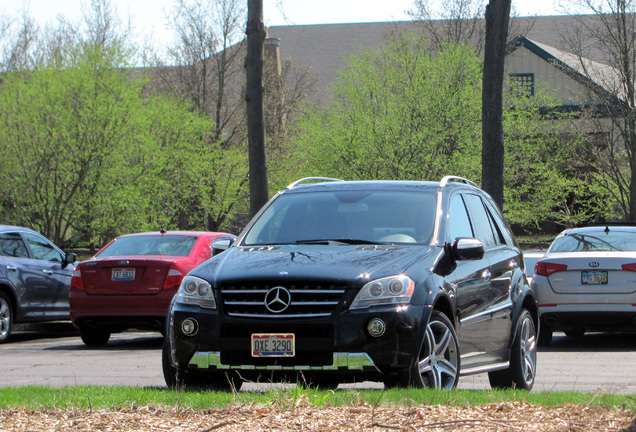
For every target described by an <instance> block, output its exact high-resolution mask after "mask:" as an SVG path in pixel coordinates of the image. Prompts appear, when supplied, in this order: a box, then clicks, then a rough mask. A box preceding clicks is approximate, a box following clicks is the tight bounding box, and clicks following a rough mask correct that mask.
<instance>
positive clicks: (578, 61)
mask: <svg viewBox="0 0 636 432" xmlns="http://www.w3.org/2000/svg"><path fill="white" fill-rule="evenodd" d="M520 46H523V47H525V48H526V49H528V50H529V51H531V52H532V53H534V54H535V55H536V56H538V57H539V58H541V59H543V60H545V61H547V62H548V63H551V64H553V65H555V66H556V67H557V68H559V69H560V70H561V71H563V72H564V73H566V74H568V75H569V76H571V77H572V78H573V79H575V80H576V81H578V82H580V83H581V84H583V85H584V86H586V87H587V88H589V89H592V90H594V91H595V92H596V93H597V94H599V95H601V94H603V95H604V96H605V98H606V99H613V100H615V102H616V103H619V101H625V100H626V99H625V97H624V91H623V88H622V86H621V83H620V74H619V72H618V70H617V69H616V68H614V67H612V66H609V65H606V64H604V63H601V62H599V61H595V60H591V59H589V58H581V57H579V56H577V55H575V54H572V53H569V52H567V51H563V50H560V49H558V48H555V47H553V46H550V45H547V44H545V43H541V42H538V41H535V40H532V39H529V38H527V37H524V36H518V37H517V38H515V39H514V40H513V41H511V42H510V44H509V45H508V50H509V52H512V51H514V50H515V49H517V48H518V47H520ZM616 95H618V98H617V97H616Z"/></svg>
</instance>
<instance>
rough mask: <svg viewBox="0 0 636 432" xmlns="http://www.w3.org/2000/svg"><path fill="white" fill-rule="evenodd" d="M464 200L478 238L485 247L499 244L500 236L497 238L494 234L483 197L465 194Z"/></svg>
mask: <svg viewBox="0 0 636 432" xmlns="http://www.w3.org/2000/svg"><path fill="white" fill-rule="evenodd" d="M464 200H465V201H466V205H467V206H468V208H469V210H470V218H471V220H472V222H473V227H474V228H475V232H476V233H477V238H478V239H479V240H481V242H482V243H483V244H484V247H486V248H489V247H493V246H496V245H497V244H499V243H500V242H499V241H498V238H497V237H498V236H497V237H496V236H495V233H494V232H493V225H492V221H491V218H490V216H489V215H488V213H487V212H486V208H485V207H484V203H483V201H482V200H481V197H480V196H478V195H473V194H465V195H464Z"/></svg>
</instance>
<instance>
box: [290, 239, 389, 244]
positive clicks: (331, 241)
mask: <svg viewBox="0 0 636 432" xmlns="http://www.w3.org/2000/svg"><path fill="white" fill-rule="evenodd" d="M296 244H317V245H323V244H324V245H338V244H343V245H356V244H378V242H374V241H371V240H363V239H316V240H296Z"/></svg>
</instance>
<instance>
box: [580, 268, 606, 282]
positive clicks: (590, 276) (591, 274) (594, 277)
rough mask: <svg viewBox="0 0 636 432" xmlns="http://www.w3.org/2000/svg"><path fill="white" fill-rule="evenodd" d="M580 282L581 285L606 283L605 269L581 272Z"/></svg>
mask: <svg viewBox="0 0 636 432" xmlns="http://www.w3.org/2000/svg"><path fill="white" fill-rule="evenodd" d="M581 283H582V284H583V285H607V272H606V271H584V272H581Z"/></svg>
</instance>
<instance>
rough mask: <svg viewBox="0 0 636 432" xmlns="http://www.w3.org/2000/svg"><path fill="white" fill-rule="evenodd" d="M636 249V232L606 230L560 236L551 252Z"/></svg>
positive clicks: (553, 244) (551, 247)
mask: <svg viewBox="0 0 636 432" xmlns="http://www.w3.org/2000/svg"><path fill="white" fill-rule="evenodd" d="M583 251H636V233H634V232H627V231H608V232H607V233H606V232H604V231H598V232H585V233H573V234H568V235H565V236H563V237H558V238H557V239H555V240H554V242H553V243H552V246H550V250H549V252H583Z"/></svg>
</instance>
